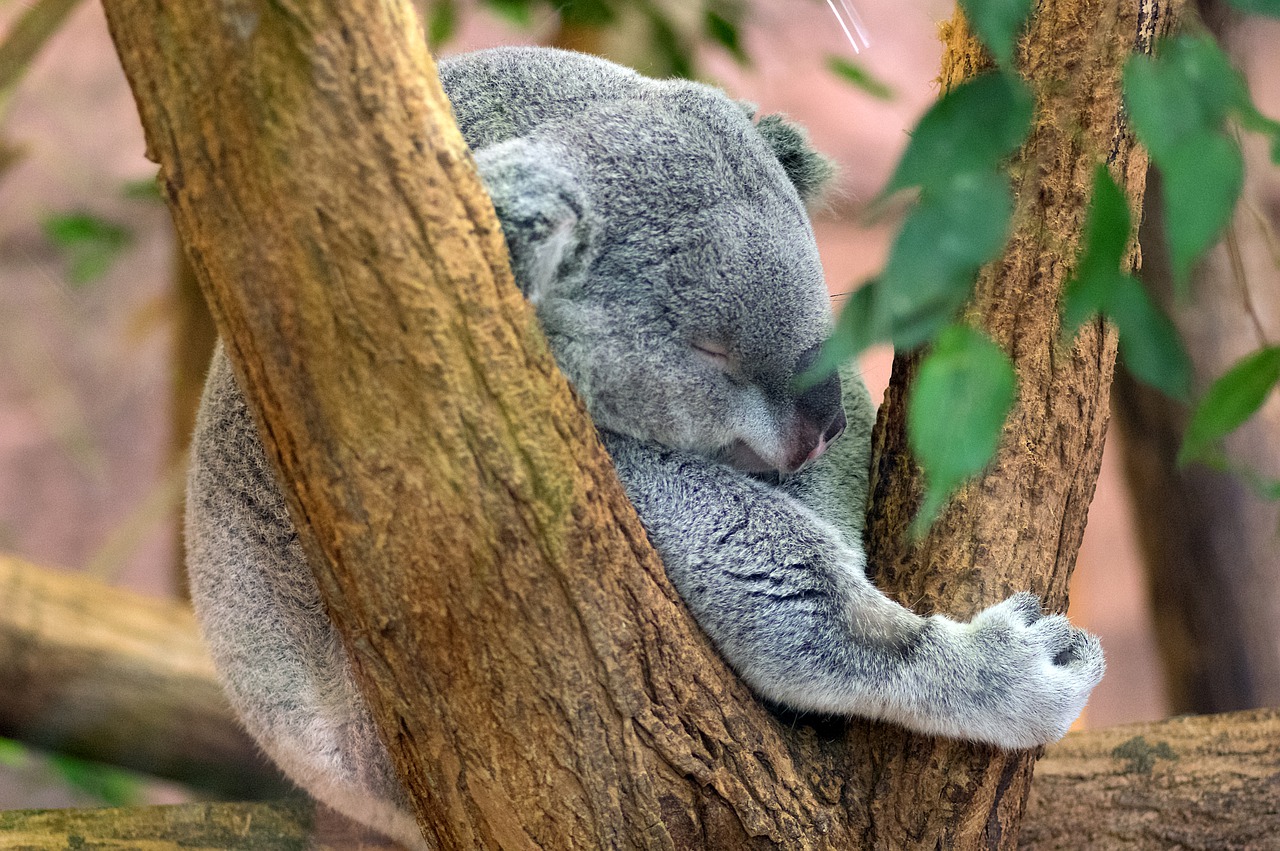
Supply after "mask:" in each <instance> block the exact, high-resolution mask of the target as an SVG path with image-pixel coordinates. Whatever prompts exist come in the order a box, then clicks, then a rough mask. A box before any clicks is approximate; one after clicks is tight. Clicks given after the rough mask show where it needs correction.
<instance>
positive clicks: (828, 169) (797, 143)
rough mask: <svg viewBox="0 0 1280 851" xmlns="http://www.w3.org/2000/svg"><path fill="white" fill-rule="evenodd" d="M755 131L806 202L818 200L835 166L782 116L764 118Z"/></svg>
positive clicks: (796, 127)
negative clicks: (771, 151)
mask: <svg viewBox="0 0 1280 851" xmlns="http://www.w3.org/2000/svg"><path fill="white" fill-rule="evenodd" d="M756 130H757V131H759V133H760V135H761V136H762V137H764V141H765V143H766V144H767V145H768V146H769V147H770V148H771V149H772V150H773V153H774V156H776V157H777V158H778V162H780V163H782V168H783V169H784V170H785V171H786V173H787V176H788V177H790V178H791V182H792V183H793V184H795V187H796V190H797V191H798V192H799V193H800V198H801V200H803V201H805V202H806V203H807V202H809V201H812V200H813V199H815V198H817V197H818V195H820V194H821V193H822V190H823V189H824V188H825V187H826V184H827V182H828V181H830V180H831V178H832V177H834V176H835V173H836V167H835V163H833V162H832V161H831V160H829V159H827V158H826V157H824V156H823V155H822V154H820V153H818V152H817V151H815V150H814V149H813V147H812V146H811V145H810V144H809V135H808V134H807V133H805V131H804V129H803V128H802V127H800V126H799V125H797V124H792V123H791V122H790V121H788V120H787V119H786V117H785V116H782V115H777V114H774V115H766V116H764V117H762V118H761V119H760V120H759V121H757V122H756Z"/></svg>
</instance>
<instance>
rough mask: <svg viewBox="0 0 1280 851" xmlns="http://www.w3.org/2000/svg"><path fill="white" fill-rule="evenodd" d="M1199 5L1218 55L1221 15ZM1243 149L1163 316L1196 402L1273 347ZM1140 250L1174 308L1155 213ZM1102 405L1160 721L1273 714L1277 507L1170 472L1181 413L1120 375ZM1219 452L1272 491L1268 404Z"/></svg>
mask: <svg viewBox="0 0 1280 851" xmlns="http://www.w3.org/2000/svg"><path fill="white" fill-rule="evenodd" d="M1199 5H1200V8H1201V12H1202V14H1203V16H1204V18H1205V20H1206V22H1207V23H1209V24H1210V26H1211V27H1212V29H1213V30H1214V31H1215V32H1216V33H1217V34H1218V35H1219V37H1220V38H1222V39H1223V40H1224V42H1225V46H1226V47H1228V48H1230V46H1231V42H1232V38H1231V36H1232V21H1231V16H1230V14H1229V10H1228V9H1227V7H1226V6H1225V4H1223V3H1217V2H1201V3H1200V4H1199ZM1237 57H1238V54H1237ZM1246 142H1247V144H1246V145H1245V157H1246V165H1245V187H1244V191H1243V193H1242V203H1241V205H1240V208H1239V209H1238V210H1237V212H1236V215H1235V218H1234V219H1233V221H1232V223H1231V225H1230V229H1229V230H1228V232H1227V234H1226V236H1225V238H1224V240H1223V241H1222V243H1221V244H1219V245H1218V246H1217V247H1216V248H1214V249H1213V250H1212V251H1211V252H1210V253H1209V255H1208V256H1207V257H1206V258H1205V260H1204V261H1203V262H1202V263H1201V264H1200V265H1199V266H1198V267H1197V268H1196V269H1195V271H1194V272H1193V274H1192V285H1191V299H1190V301H1189V303H1187V304H1183V305H1178V309H1177V310H1176V311H1174V319H1175V322H1176V323H1177V326H1178V330H1179V332H1180V333H1181V334H1182V338H1183V340H1184V341H1185V342H1186V344H1187V351H1188V353H1189V354H1190V356H1191V361H1192V366H1193V369H1194V386H1195V388H1196V390H1197V392H1203V391H1204V390H1205V389H1206V388H1207V387H1208V386H1209V384H1210V383H1211V382H1212V381H1213V380H1214V379H1215V378H1217V377H1218V376H1219V375H1221V374H1222V373H1223V372H1225V371H1226V370H1227V369H1228V368H1230V366H1231V365H1232V364H1233V363H1235V361H1237V360H1238V359H1239V358H1241V357H1243V356H1244V355H1246V354H1248V353H1250V352H1252V351H1254V350H1255V349H1257V348H1259V347H1261V346H1267V345H1276V344H1277V343H1280V286H1277V284H1278V283H1280V271H1278V270H1277V267H1276V257H1275V254H1274V248H1273V247H1272V246H1271V245H1270V244H1269V241H1270V240H1272V239H1273V238H1274V237H1273V234H1274V232H1275V229H1276V225H1277V223H1276V222H1275V221H1274V219H1269V218H1268V217H1267V216H1266V213H1264V212H1262V211H1263V210H1265V205H1262V204H1260V203H1259V200H1260V195H1261V192H1260V186H1261V180H1260V179H1259V176H1260V175H1262V174H1265V173H1266V170H1267V169H1268V168H1270V167H1271V165H1270V163H1269V161H1268V156H1267V151H1266V150H1265V145H1264V144H1263V143H1262V140H1261V139H1246ZM1152 201H1158V198H1152ZM1140 241H1141V243H1142V251H1143V255H1144V256H1145V257H1146V261H1147V262H1146V264H1145V268H1144V269H1143V275H1142V276H1143V280H1144V281H1145V282H1146V283H1147V285H1148V286H1149V287H1150V288H1151V289H1152V291H1153V292H1155V293H1156V294H1157V296H1159V297H1160V299H1161V301H1163V302H1164V304H1165V305H1166V306H1169V307H1172V306H1173V302H1174V296H1173V280H1172V272H1171V269H1170V266H1169V258H1168V249H1167V247H1166V246H1165V244H1164V242H1163V214H1162V213H1161V210H1160V205H1159V203H1149V204H1148V209H1147V216H1146V221H1144V222H1143V227H1142V232H1141V233H1140ZM1112 399H1113V401H1114V403H1115V410H1116V421H1117V423H1118V425H1119V427H1120V431H1121V435H1122V440H1121V448H1122V449H1123V457H1124V467H1125V476H1126V478H1127V479H1128V483H1129V489H1130V493H1131V494H1132V495H1133V498H1134V501H1135V503H1136V504H1137V505H1140V506H1142V510H1141V511H1140V512H1138V515H1137V519H1138V540H1139V543H1140V544H1141V546H1142V553H1143V557H1144V561H1145V563H1146V570H1147V578H1148V588H1149V595H1150V600H1151V608H1152V616H1153V620H1154V622H1155V626H1156V638H1157V640H1158V641H1159V645H1160V650H1161V658H1162V661H1163V663H1164V670H1165V682H1166V684H1167V692H1168V694H1167V697H1168V700H1169V708H1170V709H1171V710H1172V711H1174V712H1178V713H1184V712H1223V711H1227V710H1233V709H1248V708H1252V707H1256V706H1273V705H1276V704H1277V703H1280V622H1278V621H1277V618H1276V611H1277V610H1280V582H1277V578H1280V547H1278V546H1277V544H1280V537H1278V536H1277V529H1278V528H1280V505H1277V504H1276V503H1275V502H1269V501H1267V500H1265V499H1263V498H1262V497H1261V496H1259V495H1258V494H1256V493H1254V491H1253V490H1252V489H1251V488H1250V486H1249V484H1248V483H1247V482H1245V481H1244V480H1242V479H1241V478H1240V477H1238V476H1235V475H1232V474H1230V473H1224V472H1218V471H1215V470H1211V469H1209V468H1207V467H1205V466H1203V465H1200V464H1195V465H1192V466H1190V467H1188V468H1186V469H1180V468H1179V467H1178V464H1177V456H1178V447H1179V446H1180V445H1181V442H1182V434H1183V431H1184V430H1185V428H1186V424H1187V419H1188V416H1187V410H1186V408H1185V406H1183V405H1181V404H1179V403H1177V402H1174V401H1173V400H1171V399H1168V398H1167V397H1165V396H1163V395H1162V394H1160V393H1158V392H1157V391H1155V390H1152V389H1151V388H1148V387H1145V386H1143V385H1140V384H1138V383H1137V382H1135V381H1134V380H1133V379H1132V378H1131V377H1129V376H1128V375H1126V374H1124V373H1123V372H1122V373H1121V374H1120V376H1119V377H1118V378H1117V381H1116V387H1115V391H1114V393H1113V394H1112ZM1227 451H1228V455H1229V456H1230V457H1231V459H1232V460H1233V461H1234V462H1235V463H1236V464H1239V465H1240V466H1241V467H1243V468H1245V469H1248V470H1254V471H1257V472H1258V473H1260V474H1262V475H1264V476H1270V477H1280V464H1278V463H1277V461H1276V459H1277V458H1278V457H1280V402H1277V400H1275V399H1272V400H1271V402H1270V403H1269V404H1267V405H1266V406H1264V407H1263V409H1262V411H1261V412H1260V413H1259V415H1258V416H1257V417H1255V418H1254V419H1253V420H1251V421H1250V422H1248V423H1246V424H1245V425H1244V426H1243V427H1242V428H1241V429H1240V430H1239V431H1237V432H1236V433H1235V434H1233V435H1231V436H1230V437H1229V438H1228V439H1227Z"/></svg>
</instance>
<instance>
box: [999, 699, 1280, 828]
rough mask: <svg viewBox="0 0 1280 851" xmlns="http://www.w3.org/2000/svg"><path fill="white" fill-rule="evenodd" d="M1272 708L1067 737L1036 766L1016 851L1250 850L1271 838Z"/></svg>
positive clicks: (1277, 737) (1279, 824)
mask: <svg viewBox="0 0 1280 851" xmlns="http://www.w3.org/2000/svg"><path fill="white" fill-rule="evenodd" d="M1277 742H1280V710H1275V709H1267V710H1257V711H1252V712H1236V713H1231V714H1228V715H1201V716H1194V717H1185V718H1174V719H1171V720H1168V721H1158V722H1155V723H1152V724H1129V725H1125V726H1122V727H1113V728H1111V729H1107V730H1097V731H1091V732H1088V733H1082V734H1073V735H1070V736H1068V737H1067V738H1065V739H1064V740H1062V741H1061V742H1060V743H1058V744H1057V745H1054V746H1052V747H1050V748H1049V750H1048V752H1047V753H1046V755H1045V758H1044V759H1043V760H1041V761H1040V764H1039V765H1038V766H1037V767H1036V782H1035V785H1034V786H1033V787H1032V789H1031V800H1030V801H1029V802H1028V804H1027V818H1026V823H1025V825H1024V827H1023V831H1022V838H1021V841H1020V843H1019V844H1020V846H1021V847H1023V848H1034V849H1036V851H1056V849H1061V851H1092V849H1097V851H1111V849H1116V848H1124V849H1134V851H1139V849H1150V851H1164V849H1167V848H1185V849H1203V851H1232V850H1233V849H1239V851H1252V849H1265V848H1275V847H1276V843H1277V838H1280V808H1277V807H1276V801H1277V800H1280V747H1277V745H1276V743H1277Z"/></svg>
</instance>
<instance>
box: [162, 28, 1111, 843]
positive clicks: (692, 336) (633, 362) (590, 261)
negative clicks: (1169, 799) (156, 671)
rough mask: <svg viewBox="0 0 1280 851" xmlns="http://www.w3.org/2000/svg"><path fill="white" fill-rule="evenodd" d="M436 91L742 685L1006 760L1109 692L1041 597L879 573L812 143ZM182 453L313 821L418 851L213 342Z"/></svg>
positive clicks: (530, 76) (741, 114)
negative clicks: (902, 597) (866, 538)
mask: <svg viewBox="0 0 1280 851" xmlns="http://www.w3.org/2000/svg"><path fill="white" fill-rule="evenodd" d="M440 74H441V79H442V81H443V83H444V86H445V90H446V92H447V93H448V95H449V97H450V99H451V101H452V103H453V107H454V112H455V115H456V118H457V120H458V124H459V126H460V128H461V129H462V133H463V135H464V137H465V138H466V140H467V143H468V144H469V145H470V147H471V149H472V151H473V153H474V156H475V160H476V164H477V167H478V169H479V171H480V174H481V177H482V179H483V181H484V183H485V185H486V188H487V189H488V190H489V193H490V195H491V196H492V197H493V200H494V205H495V208H496V210H497V212H498V216H499V219H500V220H501V222H502V227H503V233H504V235H505V237H506V240H507V243H508V247H509V249H510V254H511V259H512V267H513V269H514V271H515V276H516V280H517V283H518V284H519V285H520V287H521V289H522V291H523V292H524V294H525V295H526V297H528V299H529V300H530V301H531V302H532V303H533V304H534V306H535V308H536V311H537V315H538V318H539V320H540V322H541V324H542V326H543V328H544V330H545V332H546V335H547V338H548V340H549V342H550V345H551V348H552V351H553V352H554V354H555V357H556V360H557V362H558V364H559V365H560V367H561V369H562V370H563V371H564V372H565V374H566V375H567V376H568V378H569V379H570V381H571V382H572V383H573V384H574V386H575V387H576V389H577V391H578V392H579V394H580V395H581V396H582V398H583V400H584V402H585V403H586V405H587V408H588V410H589V411H590V413H591V416H592V418H593V420H594V422H595V423H596V425H597V427H598V429H599V431H600V434H601V437H602V439H603V440H604V443H605V446H606V447H607V449H608V450H609V453H610V455H611V456H612V458H613V460H614V463H615V465H616V467H617V469H618V473H619V476H620V477H621V479H622V482H623V484H624V486H625V488H626V491H627V494H628V496H629V497H630V499H631V500H632V502H633V503H634V504H635V506H636V508H637V510H638V512H639V515H640V518H641V520H642V521H643V523H644V525H645V528H646V530H647V532H648V534H649V536H650V539H651V540H652V542H653V544H654V546H655V547H656V549H657V550H658V552H659V554H660V555H661V556H662V560H663V563H664V565H665V566H666V569H667V573H668V575H669V576H670V578H671V581H672V582H673V583H674V585H675V586H676V588H677V590H678V591H679V592H680V594H681V596H682V597H683V599H684V600H685V601H686V603H687V604H688V606H689V608H690V609H691V611H692V612H693V614H694V615H695V617H696V618H697V620H698V622H699V624H700V625H701V626H702V628H703V629H704V630H705V631H706V632H707V634H708V635H709V636H710V637H711V639H712V640H713V641H714V643H715V644H716V646H717V648H718V649H719V650H720V652H721V653H722V654H723V655H724V656H725V658H726V659H727V660H728V662H729V663H730V664H731V665H732V666H733V667H734V669H735V670H736V671H737V672H738V673H739V674H740V675H741V676H742V677H743V678H744V679H745V680H746V681H747V682H748V683H749V684H750V685H751V686H752V687H753V688H754V689H755V690H756V691H757V692H758V693H759V694H761V695H762V696H764V697H766V698H768V699H770V700H772V701H774V702H776V703H779V704H782V705H785V706H788V707H791V708H793V709H797V710H802V711H815V712H821V713H828V714H837V715H859V716H865V717H869V718H879V719H885V720H890V721H894V722H897V723H899V724H902V725H903V726H906V727H908V728H910V729H913V730H916V731H919V732H923V733H928V734H937V735H944V736H951V737H956V738H962V739H970V740H976V741H982V742H988V743H991V744H995V745H998V746H1001V747H1007V748H1020V747H1030V746H1033V745H1037V744H1041V743H1044V742H1048V741H1051V740H1053V739H1056V738H1058V737H1059V736H1061V735H1062V734H1063V733H1064V732H1065V731H1066V729H1067V727H1068V725H1069V724H1070V723H1071V721H1072V720H1073V719H1074V718H1075V717H1076V715H1078V714H1079V712H1080V710H1081V708H1083V706H1084V703H1085V700H1086V698H1087V696H1088V694H1089V692H1090V690H1091V689H1092V688H1093V686H1094V685H1095V684H1096V683H1097V682H1098V680H1099V679H1100V677H1101V675H1102V668H1103V663H1102V654H1101V649H1100V647H1099V645H1098V643H1097V640H1096V639H1094V638H1093V637H1091V636H1089V635H1087V634H1085V633H1083V632H1081V631H1079V630H1076V629H1074V628H1072V627H1071V626H1070V625H1069V624H1068V623H1067V621H1066V620H1065V619H1064V618H1061V617H1057V616H1053V617H1044V616H1042V615H1041V612H1040V608H1039V604H1038V602H1037V601H1036V599H1035V598H1034V597H1033V596H1031V595H1029V594H1024V595H1018V596H1015V597H1013V598H1011V599H1009V600H1006V601H1005V602H1003V603H1001V604H999V605H996V606H993V607H991V608H989V609H987V610H985V611H984V612H982V613H980V614H979V615H978V616H977V617H976V618H975V619H974V620H973V621H972V622H970V623H967V624H962V623H958V622H956V621H953V620H950V619H947V618H945V617H941V616H933V617H928V618H924V617H920V616H917V615H915V614H914V613H912V612H910V611H909V610H907V609H905V608H902V607H901V606H899V605H897V604H896V603H893V602H891V601H890V600H889V599H888V598H886V597H885V596H883V595H882V594H881V593H880V592H879V591H877V590H876V589H875V587H874V586H873V585H872V584H871V583H870V581H869V580H868V579H867V577H866V575H865V570H864V567H865V560H864V555H863V549H862V543H861V539H862V531H863V520H862V515H863V510H864V503H865V498H866V491H867V465H868V452H869V438H870V433H871V427H872V423H873V420H874V409H873V406H872V404H871V401H870V398H869V397H868V395H867V392H866V389H865V387H864V386H863V385H862V383H861V381H860V380H858V379H857V378H856V376H854V375H853V374H852V373H846V374H844V375H843V377H841V376H835V375H833V376H831V377H829V378H827V379H826V380H825V381H822V382H820V383H818V384H816V385H812V386H809V387H808V388H807V389H804V390H798V389H797V382H796V379H797V377H798V376H799V375H800V374H802V373H804V372H805V371H806V370H807V368H808V367H809V366H810V365H811V364H812V363H813V361H814V358H815V357H816V354H817V351H818V349H819V347H820V345H821V343H822V341H823V339H824V338H825V337H826V335H827V334H828V333H829V331H830V329H831V315H830V302H829V298H828V295H827V290H826V287H825V284H824V281H823V275H822V269H821V266H820V264H819V261H818V254H817V248H816V245H815V242H814V238H813V233H812V229H811V227H810V224H809V220H808V217H807V215H806V213H805V208H804V201H805V199H806V198H807V197H810V196H811V195H812V194H813V193H814V192H816V191H817V189H818V186H819V184H820V183H821V181H822V180H823V179H824V178H825V176H826V174H827V172H828V170H829V169H828V168H827V166H826V165H825V161H824V160H822V159H821V157H819V156H818V155H817V154H816V153H815V152H813V151H812V150H811V149H810V148H809V147H808V145H807V143H806V142H805V140H804V137H803V135H802V134H801V133H800V132H799V131H798V130H796V129H795V128H793V127H791V126H790V125H788V124H786V123H785V122H782V121H781V120H779V119H777V118H775V117H765V118H762V119H760V120H759V121H758V122H756V123H753V121H752V112H753V111H754V110H753V109H752V108H750V107H747V106H745V105H743V104H741V103H738V102H735V101H733V100H731V99H729V98H728V97H727V96H725V95H724V94H723V93H721V92H719V91H718V90H715V89H712V88H710V87H707V86H704V85H701V84H697V83H691V82H685V81H656V80H650V79H646V78H644V77H641V76H639V75H637V74H635V73H634V72H631V71H629V70H625V69H623V68H620V67H618V66H616V65H613V64H611V63H608V62H605V61H603V60H599V59H595V58H591V57H587V56H582V55H578V54H573V53H565V52H561V51H554V50H545V49H536V48H505V49H497V50H491V51H483V52H480V53H475V54H469V55H466V56H462V57H458V58H455V59H452V60H446V61H444V62H442V63H441V64H440ZM842 378H843V380H842ZM842 431H843V432H847V433H846V435H845V436H844V437H843V438H842V439H840V440H838V441H837V440H836V438H837V437H839V436H840V433H841V432H842ZM193 445H194V450H193V459H192V461H193V463H192V470H191V474H190V481H189V496H188V502H187V540H188V549H189V555H188V561H189V566H190V573H191V583H192V597H193V600H194V602H195V606H196V611H197V614H198V616H199V618H200V622H201V625H202V629H203V631H204V634H205V637H206V639H207V641H208V643H209V646H210V648H211V650H212V653H213V656H214V660H215V663H216V664H217V666H218V669H219V671H220V673H221V675H222V677H223V679H224V682H225V684H226V686H227V690H228V693H229V694H230V696H231V699H232V702H233V704H234V705H235V707H236V709H237V711H238V712H239V713H240V715H241V717H242V719H243V720H244V722H245V725H246V726H247V727H248V729H249V731H250V732H251V733H252V734H253V735H254V736H255V737H256V738H257V739H258V741H259V742H260V743H261V744H262V747H263V748H264V750H266V751H267V753H268V754H269V755H271V756H272V757H273V758H274V759H275V760H276V761H277V762H278V763H279V764H280V765H281V767H282V768H283V769H284V770H285V771H286V772H287V773H288V774H289V775H290V776H291V777H292V778H293V779H294V780H296V781H297V782H298V783H300V784H301V785H302V786H304V787H305V788H307V789H308V790H310V791H311V792H312V793H313V794H314V795H315V796H316V797H317V798H319V799H321V800H323V801H325V802H326V803H328V804H330V805H331V806H333V807H335V808H336V809H338V810H340V811H342V812H345V813H346V814H348V815H350V816H352V817H353V818H355V819H357V820H359V821H362V822H365V823H366V824H369V825H370V826H372V827H374V828H375V829H377V830H380V831H382V832H385V833H388V834H389V835H392V836H393V837H395V838H397V839H399V840H400V841H402V842H404V843H406V844H408V845H410V846H411V847H422V840H421V837H420V834H419V832H418V828H417V826H416V824H415V822H414V818H413V815H412V813H411V812H410V810H409V808H408V806H407V803H406V801H405V799H404V795H403V793H402V791H401V789H400V787H399V785H398V783H397V781H396V779H395V777H394V774H393V773H392V770H391V767H390V761H389V756H388V754H387V753H386V751H385V750H384V748H383V746H382V744H381V742H380V741H379V740H378V737H377V734H376V731H375V729H374V727H373V724H372V721H371V719H370V716H369V712H368V709H367V707H366V706H365V704H364V702H363V700H362V698H361V697H360V695H359V692H358V690H357V687H356V684H355V680H354V678H353V674H352V671H351V668H350V664H349V661H348V657H347V654H346V651H345V648H344V647H343V646H342V644H341V641H340V639H339V637H338V635H337V633H336V631H335V630H334V628H333V626H332V624H331V623H330V621H329V620H328V618H327V616H326V614H325V611H324V607H323V604H322V602H321V599H320V595H319V592H318V589H317V588H316V586H315V583H314V580H313V579H312V574H311V570H310V568H309V567H308V565H307V563H306V560H305V557H304V555H303V552H302V549H301V547H300V545H299V543H298V539H297V534H296V531H295V529H294V527H293V525H292V523H291V521H290V519H289V516H288V513H287V511H286V508H285V503H284V499H283V497H282V495H281V493H280V490H279V487H278V485H277V484H276V482H275V480H274V476H273V473H272V472H271V469H270V467H269V466H268V463H267V460H266V458H265V455H264V453H263V449H262V445H261V442H260V440H259V437H258V434H257V431H256V428H255V426H254V424H253V421H252V418H251V417H250V415H249V413H248V411H247V409H246V407H245V404H244V400H243V397H242V395H241V393H240V390H239V388H238V387H237V386H236V384H235V380H234V378H233V376H232V373H231V369H230V365H229V363H228V362H227V360H226V357H225V355H224V354H223V352H222V351H221V349H219V351H218V352H217V353H216V354H215V357H214V363H213V366H212V369H211V372H210V376H209V380H208V383H207V385H206V389H205V395H204V399H203V401H202V406H201V414H200V418H199V422H198V424H197V432H196V437H195V440H194V444H193Z"/></svg>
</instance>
